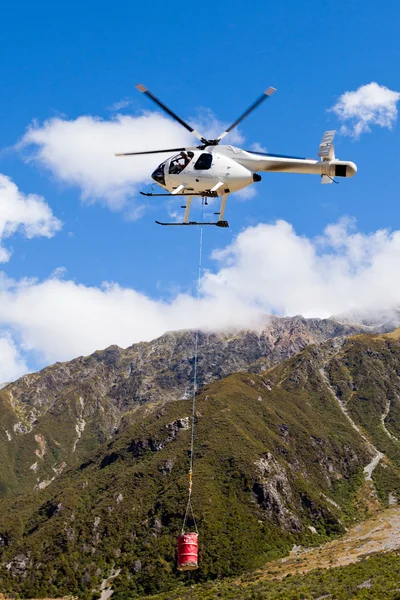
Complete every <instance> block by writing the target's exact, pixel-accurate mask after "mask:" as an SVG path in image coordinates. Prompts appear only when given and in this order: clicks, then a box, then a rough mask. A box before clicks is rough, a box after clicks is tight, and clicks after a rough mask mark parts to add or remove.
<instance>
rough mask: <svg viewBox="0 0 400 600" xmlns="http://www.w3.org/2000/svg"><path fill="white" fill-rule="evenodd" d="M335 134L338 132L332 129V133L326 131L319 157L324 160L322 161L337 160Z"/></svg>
mask: <svg viewBox="0 0 400 600" xmlns="http://www.w3.org/2000/svg"><path fill="white" fill-rule="evenodd" d="M335 133H336V131H335V130H334V129H332V130H331V131H325V133H324V135H323V136H322V140H321V143H320V145H319V152H318V156H319V157H320V158H322V160H333V159H334V158H335V149H334V147H333V139H334V137H335Z"/></svg>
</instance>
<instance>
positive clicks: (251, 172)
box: [152, 145, 357, 196]
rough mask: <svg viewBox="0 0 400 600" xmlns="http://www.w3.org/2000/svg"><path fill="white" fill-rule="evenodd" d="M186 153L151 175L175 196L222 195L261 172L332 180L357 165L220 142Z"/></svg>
mask: <svg viewBox="0 0 400 600" xmlns="http://www.w3.org/2000/svg"><path fill="white" fill-rule="evenodd" d="M184 156H185V153H180V154H178V155H175V156H172V157H170V158H168V159H167V160H166V161H165V162H164V163H162V164H161V165H159V167H158V168H157V169H156V170H155V171H154V173H153V175H152V177H153V179H154V180H155V181H156V183H157V184H158V185H160V186H161V187H163V188H164V189H165V190H167V191H168V192H169V193H171V194H174V195H179V194H185V195H188V194H193V195H201V194H202V193H205V194H206V193H209V192H212V193H213V194H214V195H218V196H222V195H223V194H224V193H227V192H228V193H231V192H236V191H238V190H241V189H243V188H245V187H247V186H248V185H250V184H252V183H254V182H255V181H259V180H260V179H261V177H260V176H259V175H258V172H260V171H261V172H273V173H303V174H310V175H320V176H326V177H328V178H332V179H333V178H334V177H352V176H353V175H355V173H356V172H357V167H356V165H355V164H354V163H353V162H350V161H340V160H337V159H333V160H315V159H303V158H294V157H293V158H292V157H285V156H277V155H268V154H262V153H257V152H251V151H248V150H242V149H241V148H236V147H235V146H222V145H218V146H209V147H207V148H206V149H204V150H201V149H191V151H189V150H188V151H187V152H186V160H185V159H184V158H183V157H184ZM179 161H181V164H180V165H179ZM161 172H162V173H161ZM161 175H162V176H161Z"/></svg>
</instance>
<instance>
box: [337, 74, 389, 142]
mask: <svg viewBox="0 0 400 600" xmlns="http://www.w3.org/2000/svg"><path fill="white" fill-rule="evenodd" d="M399 99H400V93H399V92H395V91H393V90H390V89H389V88H387V87H385V86H384V85H379V84H377V83H376V82H374V81H373V82H372V83H368V84H367V85H362V86H361V87H359V88H358V89H357V90H356V91H354V92H345V93H344V94H342V95H341V96H340V98H339V100H338V101H337V103H336V104H335V105H334V106H333V107H332V108H331V109H330V110H331V111H332V112H334V113H335V114H336V115H337V116H338V117H339V119H340V120H341V121H343V122H344V125H343V126H342V128H341V133H342V134H344V135H350V136H353V137H354V138H359V137H360V135H361V134H362V133H367V132H370V131H371V125H379V126H380V127H386V128H387V129H392V127H393V125H394V124H395V122H396V120H397V102H398V101H399Z"/></svg>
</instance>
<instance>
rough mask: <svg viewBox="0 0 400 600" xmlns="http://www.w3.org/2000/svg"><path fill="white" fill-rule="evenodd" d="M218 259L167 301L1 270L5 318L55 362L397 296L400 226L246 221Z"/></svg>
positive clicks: (375, 305) (396, 300)
mask: <svg viewBox="0 0 400 600" xmlns="http://www.w3.org/2000/svg"><path fill="white" fill-rule="evenodd" d="M213 259H214V260H215V263H216V268H215V269H214V270H213V272H211V271H209V272H206V273H204V275H203V278H202V282H201V293H202V294H201V300H200V303H199V305H197V302H196V298H195V295H191V294H189V293H176V294H175V296H173V297H172V298H171V300H170V301H165V300H160V299H153V298H150V297H148V296H146V295H145V294H143V293H140V292H138V291H136V290H135V289H127V288H122V287H120V286H119V285H118V284H115V283H108V284H104V285H102V286H101V287H88V286H85V285H81V284H77V283H75V282H74V281H70V280H67V279H60V278H58V277H57V276H55V275H54V274H53V276H52V277H51V278H49V279H47V280H45V281H42V282H40V281H33V280H21V281H19V282H17V281H13V280H10V279H7V278H6V277H5V276H3V278H2V279H0V326H2V327H5V328H7V330H12V332H13V335H14V336H16V338H15V339H18V341H19V344H20V346H21V348H22V349H23V350H24V351H26V352H32V353H34V354H35V353H37V354H38V355H39V356H40V357H41V360H42V361H44V362H46V363H48V362H52V361H55V360H67V359H70V358H72V357H74V356H77V355H81V354H88V353H91V352H93V351H94V350H96V349H100V348H104V347H106V346H108V345H110V344H118V345H120V346H123V347H126V346H128V345H130V344H132V343H134V342H138V341H140V340H150V339H153V338H155V337H157V336H159V335H161V334H162V333H163V332H165V331H167V330H174V329H184V328H193V327H196V325H197V324H199V325H200V327H201V328H203V329H211V330H218V329H227V328H231V327H242V326H243V327H256V326H258V325H259V323H260V322H261V321H262V320H263V319H264V317H265V315H266V314H268V313H271V312H273V313H277V314H281V315H294V314H303V315H305V316H308V317H310V316H317V317H327V316H329V315H332V314H339V313H342V312H345V311H349V310H352V309H353V310H354V309H357V310H359V311H364V312H365V311H368V310H370V311H371V310H383V309H390V308H393V307H396V306H399V304H400V280H399V278H398V277H396V273H397V272H398V270H399V265H400V231H394V232H390V231H388V230H377V231H375V232H372V233H370V234H364V233H361V232H358V231H357V230H356V225H355V222H354V220H351V219H344V220H342V221H340V222H339V223H335V224H332V225H329V226H328V227H326V229H325V230H324V232H323V233H322V234H321V235H320V236H318V237H316V238H307V237H304V236H300V235H298V234H296V232H295V231H294V229H293V227H292V226H291V225H290V224H289V223H287V222H285V221H277V222H276V223H274V224H260V225H257V226H256V227H249V228H247V229H246V230H244V231H243V232H242V233H241V234H240V235H238V236H237V238H236V239H235V240H234V241H233V242H232V243H231V244H230V245H229V246H227V247H225V248H223V249H221V250H218V251H215V252H214V253H213Z"/></svg>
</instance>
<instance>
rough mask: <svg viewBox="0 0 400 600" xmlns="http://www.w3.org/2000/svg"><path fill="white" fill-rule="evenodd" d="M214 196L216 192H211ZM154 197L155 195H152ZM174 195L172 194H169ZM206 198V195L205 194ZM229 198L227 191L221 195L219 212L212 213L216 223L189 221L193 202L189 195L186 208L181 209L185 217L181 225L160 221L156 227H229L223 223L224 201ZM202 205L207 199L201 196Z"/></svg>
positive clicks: (226, 222)
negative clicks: (216, 217) (216, 219)
mask: <svg viewBox="0 0 400 600" xmlns="http://www.w3.org/2000/svg"><path fill="white" fill-rule="evenodd" d="M141 193H142V194H143V195H144V196H149V195H152V194H144V193H143V192H141ZM214 193H215V194H216V192H214V191H213V192H212V194H214ZM154 195H156V194H154ZM158 195H159V196H165V195H166V194H158ZM171 195H174V194H171ZM178 195H179V196H183V195H186V194H175V197H176V196H178ZM207 196H208V194H207ZM228 196H229V189H226V190H225V191H224V193H223V195H222V199H221V208H220V210H219V212H216V213H214V214H215V215H218V217H219V218H218V221H203V222H197V221H189V214H190V206H191V204H192V200H193V194H189V195H188V197H187V200H186V206H182V208H184V209H185V215H184V217H183V222H182V223H163V222H162V221H156V223H157V225H164V226H168V227H171V226H173V227H179V226H182V225H200V226H203V225H215V226H216V227H229V223H228V221H224V214H225V206H226V201H227V199H228ZM202 202H203V204H207V199H206V197H204V194H203V200H202Z"/></svg>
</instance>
